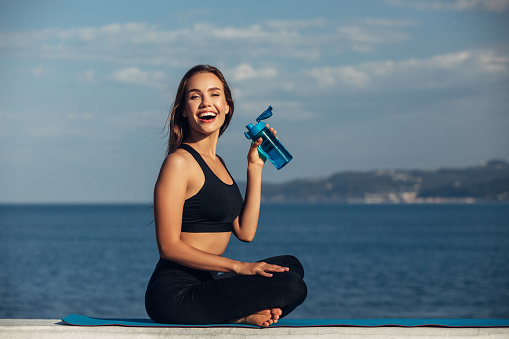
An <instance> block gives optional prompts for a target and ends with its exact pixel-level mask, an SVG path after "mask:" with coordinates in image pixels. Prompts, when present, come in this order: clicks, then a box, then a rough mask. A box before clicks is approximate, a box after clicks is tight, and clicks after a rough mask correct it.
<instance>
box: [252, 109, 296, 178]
mask: <svg viewBox="0 0 509 339" xmlns="http://www.w3.org/2000/svg"><path fill="white" fill-rule="evenodd" d="M271 116H272V107H271V106H269V108H267V110H265V112H263V113H262V114H260V116H259V117H258V118H256V122H258V123H257V124H256V125H254V126H253V124H249V125H247V126H246V128H247V132H244V135H245V136H246V138H248V139H251V140H253V141H256V140H258V139H259V138H262V139H263V142H262V144H261V145H260V146H258V152H259V153H261V155H262V156H263V157H265V158H268V159H269V160H270V162H271V163H272V164H273V165H274V166H275V167H276V168H277V169H278V170H280V169H281V168H283V166H285V165H286V164H287V163H289V162H290V160H292V158H293V157H292V156H291V154H290V153H289V152H288V151H287V150H286V148H285V147H284V146H283V145H282V144H281V143H280V142H279V140H278V139H277V138H276V136H275V135H274V134H273V133H272V132H271V131H270V130H269V129H268V128H267V127H266V126H265V123H263V122H260V121H261V120H265V119H268V118H270V117H271Z"/></svg>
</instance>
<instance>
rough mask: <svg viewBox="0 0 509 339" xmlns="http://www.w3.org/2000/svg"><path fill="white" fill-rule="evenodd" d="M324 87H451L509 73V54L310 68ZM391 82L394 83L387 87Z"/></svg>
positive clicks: (471, 53)
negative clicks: (508, 55)
mask: <svg viewBox="0 0 509 339" xmlns="http://www.w3.org/2000/svg"><path fill="white" fill-rule="evenodd" d="M308 74H309V75H310V76H311V77H313V78H314V79H315V80H316V81H317V83H318V85H319V86H320V87H322V88H326V87H331V86H341V87H343V88H354V89H355V88H357V89H376V88H378V89H387V88H391V89H394V88H396V87H400V88H418V89H429V88H435V89H438V88H447V87H453V86H458V85H459V86H464V85H466V84H472V85H473V84H479V83H480V82H482V81H486V80H487V81H490V79H500V78H507V76H509V57H507V56H505V55H503V54H500V53H499V52H497V51H495V50H467V51H460V52H456V53H450V54H443V55H436V56H433V57H431V58H427V59H407V60H402V61H392V60H388V61H382V62H369V63H362V64H358V65H348V66H338V67H319V68H315V69H312V70H310V71H308ZM388 84H391V85H392V86H389V87H387V85H388Z"/></svg>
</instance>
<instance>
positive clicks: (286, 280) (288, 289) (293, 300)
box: [272, 271, 307, 305]
mask: <svg viewBox="0 0 509 339" xmlns="http://www.w3.org/2000/svg"><path fill="white" fill-rule="evenodd" d="M274 277H276V279H278V280H279V283H278V286H279V288H280V289H281V290H280V293H281V294H282V295H285V299H286V300H287V304H292V305H300V304H301V303H302V302H304V300H305V299H306V296H307V286H306V283H305V282H304V280H302V278H301V277H300V275H299V274H297V273H294V272H292V271H289V272H284V273H279V274H277V273H276V274H274ZM274 277H272V278H274Z"/></svg>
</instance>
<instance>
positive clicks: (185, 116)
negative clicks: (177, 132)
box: [182, 110, 187, 118]
mask: <svg viewBox="0 0 509 339" xmlns="http://www.w3.org/2000/svg"><path fill="white" fill-rule="evenodd" d="M182 116H183V117H184V118H187V113H186V110H182Z"/></svg>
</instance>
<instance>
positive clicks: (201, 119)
mask: <svg viewBox="0 0 509 339" xmlns="http://www.w3.org/2000/svg"><path fill="white" fill-rule="evenodd" d="M229 109H230V108H229V106H228V104H227V103H226V98H225V95H224V90H223V84H222V83H221V80H219V78H218V77H217V76H216V75H215V74H212V73H198V74H195V75H193V76H192V77H191V78H189V80H188V81H187V84H186V93H185V106H184V112H183V116H184V117H185V118H187V121H188V123H189V127H190V128H191V129H194V130H196V131H198V132H200V133H203V134H210V133H214V132H216V131H217V132H218V133H219V129H220V128H221V126H223V123H224V121H225V116H226V114H228V113H229Z"/></svg>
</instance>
